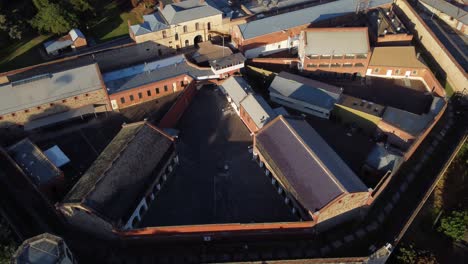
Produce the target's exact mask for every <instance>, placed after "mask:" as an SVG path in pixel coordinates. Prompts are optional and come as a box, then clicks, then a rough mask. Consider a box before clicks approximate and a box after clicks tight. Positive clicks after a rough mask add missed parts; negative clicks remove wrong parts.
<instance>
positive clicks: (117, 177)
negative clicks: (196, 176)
mask: <svg viewBox="0 0 468 264" xmlns="http://www.w3.org/2000/svg"><path fill="white" fill-rule="evenodd" d="M177 164H178V156H177V154H176V150H175V144H174V140H173V138H172V137H170V136H168V135H167V134H165V133H164V132H162V131H161V130H159V129H158V128H156V127H154V126H152V125H150V124H149V123H146V122H138V123H132V124H128V125H123V127H122V129H121V131H120V132H119V133H118V134H117V135H116V136H115V138H114V139H113V140H112V141H111V142H110V143H109V145H107V147H106V148H105V149H104V151H103V152H102V153H101V154H100V155H99V157H98V158H97V159H96V161H95V162H94V163H93V164H92V165H91V167H90V168H89V169H88V170H87V171H86V173H85V174H84V175H83V176H82V177H81V178H80V180H79V181H78V182H77V183H76V184H75V186H73V188H72V189H71V190H70V192H69V193H68V194H67V196H66V197H65V198H64V200H63V201H62V203H61V204H59V205H58V207H59V210H60V211H61V212H62V213H63V215H64V216H65V218H66V219H67V220H68V222H69V223H70V224H71V225H74V226H76V227H77V228H81V229H84V230H87V231H88V232H92V233H96V234H101V235H104V236H109V235H111V232H112V230H114V229H117V230H119V229H120V230H127V229H132V228H135V227H136V226H137V225H138V223H139V222H140V221H141V217H142V215H143V214H144V213H145V212H146V211H147V209H148V206H149V204H150V203H151V202H152V201H153V200H154V198H155V195H156V193H157V192H158V191H159V190H160V189H161V185H162V184H163V183H164V182H165V181H166V180H167V178H168V177H170V175H172V173H173V172H174V168H175V166H177Z"/></svg>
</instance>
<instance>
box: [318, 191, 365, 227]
mask: <svg viewBox="0 0 468 264" xmlns="http://www.w3.org/2000/svg"><path fill="white" fill-rule="evenodd" d="M369 197H370V193H368V192H359V193H348V194H344V195H342V196H340V197H338V198H337V199H335V200H334V201H333V202H331V203H329V204H328V205H327V206H325V207H324V208H322V209H321V210H320V211H319V212H320V213H319V215H318V218H317V219H318V221H317V222H318V223H321V222H324V221H326V220H328V219H330V218H332V217H336V216H338V215H341V214H345V213H346V212H348V211H351V210H354V209H356V208H359V207H361V206H364V205H366V203H367V200H368V199H369Z"/></svg>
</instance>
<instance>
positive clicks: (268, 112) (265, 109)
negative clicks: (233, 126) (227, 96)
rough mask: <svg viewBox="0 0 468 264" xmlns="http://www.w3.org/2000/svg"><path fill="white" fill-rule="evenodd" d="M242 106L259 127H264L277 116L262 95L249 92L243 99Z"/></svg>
mask: <svg viewBox="0 0 468 264" xmlns="http://www.w3.org/2000/svg"><path fill="white" fill-rule="evenodd" d="M241 106H242V107H243V108H244V109H245V111H246V112H247V113H248V114H249V116H250V118H252V120H253V121H254V123H255V125H256V126H257V127H258V128H262V127H263V126H264V125H266V124H267V123H268V122H270V121H271V120H273V119H274V118H275V117H276V113H275V111H273V109H272V108H271V107H270V105H269V104H268V103H267V102H266V101H265V99H263V97H261V96H260V95H253V94H249V95H247V97H245V98H244V100H242V101H241Z"/></svg>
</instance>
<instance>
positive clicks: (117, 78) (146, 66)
mask: <svg viewBox="0 0 468 264" xmlns="http://www.w3.org/2000/svg"><path fill="white" fill-rule="evenodd" d="M183 74H187V75H190V76H192V77H194V78H197V77H202V76H210V75H213V74H214V73H213V71H212V70H211V68H200V67H196V66H193V65H191V64H190V63H188V62H187V60H186V58H185V56H184V55H178V56H173V57H169V58H165V59H162V60H156V61H152V62H148V63H141V64H138V65H134V66H131V67H127V68H122V69H119V70H115V71H111V72H106V73H104V74H103V75H102V78H103V80H104V83H105V85H106V88H107V91H108V93H109V94H114V93H118V92H121V91H125V90H128V89H132V88H135V87H139V86H142V85H145V84H149V83H153V82H157V81H160V80H165V79H168V78H172V77H176V76H180V75H183Z"/></svg>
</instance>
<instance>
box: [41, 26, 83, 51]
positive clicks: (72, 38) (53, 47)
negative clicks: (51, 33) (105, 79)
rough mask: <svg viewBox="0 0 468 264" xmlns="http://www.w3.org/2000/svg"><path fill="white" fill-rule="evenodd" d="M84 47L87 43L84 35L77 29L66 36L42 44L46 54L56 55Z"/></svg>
mask: <svg viewBox="0 0 468 264" xmlns="http://www.w3.org/2000/svg"><path fill="white" fill-rule="evenodd" d="M86 45H88V43H87V41H86V37H85V36H84V34H83V33H82V32H81V31H80V30H79V29H76V28H74V29H72V30H70V32H68V34H67V35H65V36H63V37H61V38H59V39H55V40H51V41H47V42H46V43H44V48H45V50H46V52H47V54H49V55H57V54H59V52H60V51H63V50H65V49H68V48H71V49H73V50H74V49H79V48H82V47H86Z"/></svg>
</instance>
